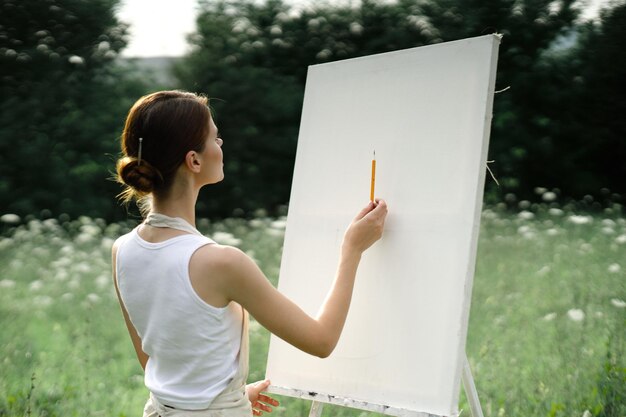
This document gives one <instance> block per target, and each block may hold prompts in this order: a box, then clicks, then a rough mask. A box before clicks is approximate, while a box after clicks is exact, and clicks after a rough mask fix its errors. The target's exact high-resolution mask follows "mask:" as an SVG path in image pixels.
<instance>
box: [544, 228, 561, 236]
mask: <svg viewBox="0 0 626 417" xmlns="http://www.w3.org/2000/svg"><path fill="white" fill-rule="evenodd" d="M546 234H547V235H548V236H556V235H558V234H559V231H558V230H557V229H555V228H551V229H548V230H546Z"/></svg>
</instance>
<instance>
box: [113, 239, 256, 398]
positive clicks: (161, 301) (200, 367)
mask: <svg viewBox="0 0 626 417" xmlns="http://www.w3.org/2000/svg"><path fill="white" fill-rule="evenodd" d="M213 243H215V242H214V241H212V240H211V239H209V238H207V237H204V236H198V235H192V234H187V235H182V236H177V237H174V238H172V239H168V240H166V241H163V242H159V243H150V242H147V241H145V240H143V239H141V237H139V235H138V234H137V229H134V230H133V231H131V232H130V233H128V234H126V235H124V236H122V237H121V238H120V241H119V245H118V249H117V260H116V275H117V283H118V288H119V291H120V296H121V298H122V302H123V303H124V306H125V307H126V310H127V311H128V315H129V317H130V320H131V322H132V323H133V325H134V327H135V329H136V330H137V333H138V334H139V337H140V338H141V346H142V349H143V351H144V352H145V353H146V354H147V355H148V356H149V357H150V359H149V360H148V363H147V364H146V370H145V384H146V387H147V388H148V389H149V390H150V392H152V394H153V395H154V396H155V397H156V398H157V399H158V400H159V401H160V402H162V403H163V404H167V405H170V406H172V407H176V408H180V409H187V410H200V409H204V408H208V407H209V405H210V404H211V402H212V401H213V399H215V397H217V395H218V394H219V393H220V392H222V391H223V390H224V388H226V386H227V385H228V384H229V382H230V381H231V379H232V378H233V376H234V375H235V373H236V372H237V368H238V364H239V356H238V354H239V348H240V344H241V332H242V320H243V310H242V308H241V306H240V305H238V304H237V303H235V302H231V303H230V304H229V305H228V306H226V307H223V308H218V307H214V306H211V305H210V304H207V303H206V302H204V301H203V300H202V299H201V298H200V297H199V296H198V294H197V293H196V292H195V290H194V289H193V287H192V286H191V281H190V278H189V260H190V259H191V256H192V255H193V253H194V252H195V251H196V250H198V249H199V248H200V247H202V246H204V245H208V244H213Z"/></svg>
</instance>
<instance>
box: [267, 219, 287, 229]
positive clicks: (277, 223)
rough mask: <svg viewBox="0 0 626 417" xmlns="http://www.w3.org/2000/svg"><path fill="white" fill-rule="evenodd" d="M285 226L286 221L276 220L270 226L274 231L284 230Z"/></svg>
mask: <svg viewBox="0 0 626 417" xmlns="http://www.w3.org/2000/svg"><path fill="white" fill-rule="evenodd" d="M286 225H287V219H278V220H274V221H273V222H272V223H271V225H270V226H271V227H273V228H274V229H284V228H285V226H286Z"/></svg>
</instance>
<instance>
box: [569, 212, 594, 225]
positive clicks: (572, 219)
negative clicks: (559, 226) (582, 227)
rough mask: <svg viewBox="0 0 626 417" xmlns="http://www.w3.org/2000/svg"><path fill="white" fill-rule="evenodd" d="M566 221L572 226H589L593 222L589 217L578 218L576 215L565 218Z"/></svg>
mask: <svg viewBox="0 0 626 417" xmlns="http://www.w3.org/2000/svg"><path fill="white" fill-rule="evenodd" d="M567 220H568V221H569V222H570V223H574V224H589V223H591V222H593V218H592V217H591V216H579V215H576V214H572V215H571V216H569V217H568V218H567Z"/></svg>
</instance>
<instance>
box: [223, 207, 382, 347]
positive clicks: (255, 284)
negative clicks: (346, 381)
mask: <svg viewBox="0 0 626 417" xmlns="http://www.w3.org/2000/svg"><path fill="white" fill-rule="evenodd" d="M386 215H387V205H386V203H385V202H384V201H383V200H377V203H376V204H374V203H370V204H369V205H368V206H367V207H365V208H364V209H363V210H361V212H360V213H359V214H358V215H357V216H356V217H355V219H354V220H353V221H352V223H351V224H350V226H349V227H348V230H347V231H346V234H345V236H344V240H343V243H342V247H341V256H340V260H339V265H338V268H337V273H336V276H335V280H334V282H333V285H332V287H331V289H330V291H329V292H328V295H327V296H326V299H325V301H324V302H323V304H322V306H321V308H320V310H319V312H318V314H317V316H316V317H315V318H313V317H311V316H309V315H308V314H306V313H305V312H304V311H303V310H302V309H301V308H300V307H298V306H297V305H296V304H294V303H293V302H292V301H291V300H289V299H288V298H287V297H285V296H284V295H283V294H281V293H280V292H279V291H277V290H276V289H275V288H274V287H273V286H272V285H271V283H270V282H269V281H268V280H267V278H266V277H265V276H264V275H263V273H262V272H261V270H260V269H259V268H258V266H257V265H256V264H255V263H254V261H252V260H251V259H250V258H249V257H248V256H247V255H246V254H244V253H243V252H241V251H239V250H238V249H235V248H232V247H227V246H225V247H221V248H220V249H219V251H220V252H222V254H221V256H220V259H221V260H220V262H219V264H218V265H216V264H215V263H213V268H216V267H217V268H218V269H219V272H218V271H216V270H215V269H213V272H214V273H215V272H218V274H216V275H214V276H221V279H220V280H219V281H220V285H221V286H222V288H221V291H220V292H222V293H223V294H224V295H225V296H226V298H227V299H229V300H233V301H236V302H237V303H239V304H241V305H242V306H243V307H244V308H245V309H246V310H248V311H249V312H250V314H252V316H254V318H255V319H256V320H257V321H258V322H259V323H260V324H261V325H263V326H264V327H266V328H267V329H268V330H269V331H270V332H272V333H274V334H275V335H276V336H278V337H280V338H281V339H283V340H285V341H286V342H288V343H290V344H292V345H293V346H295V347H297V348H298V349H300V350H303V351H305V352H307V353H310V354H312V355H315V356H319V357H327V356H328V355H330V354H331V352H332V351H333V350H334V348H335V346H336V345H337V342H338V341H339V336H340V335H341V331H342V330H343V326H344V324H345V321H346V317H347V315H348V309H349V307H350V301H351V299H352V290H353V288H354V280H355V277H356V271H357V267H358V265H359V262H360V260H361V255H362V253H363V252H364V251H365V250H366V249H367V248H369V247H370V246H371V245H372V244H374V242H376V241H377V240H378V239H380V237H381V235H382V231H383V227H384V223H385V217H386Z"/></svg>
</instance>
